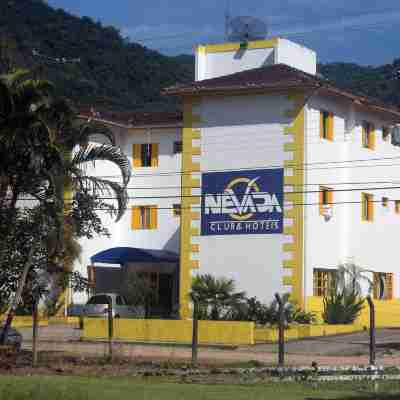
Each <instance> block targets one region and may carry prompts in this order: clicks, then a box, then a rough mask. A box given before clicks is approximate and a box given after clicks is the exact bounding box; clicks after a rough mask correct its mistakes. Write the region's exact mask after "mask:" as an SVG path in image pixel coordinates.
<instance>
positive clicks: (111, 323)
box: [107, 297, 114, 361]
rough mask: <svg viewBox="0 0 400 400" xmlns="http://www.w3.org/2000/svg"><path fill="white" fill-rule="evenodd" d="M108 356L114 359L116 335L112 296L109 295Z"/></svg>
mask: <svg viewBox="0 0 400 400" xmlns="http://www.w3.org/2000/svg"><path fill="white" fill-rule="evenodd" d="M107 315H108V358H109V360H110V361H112V360H113V337H114V321H113V307H112V298H111V297H108V314H107Z"/></svg>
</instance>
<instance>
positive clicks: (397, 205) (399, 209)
mask: <svg viewBox="0 0 400 400" xmlns="http://www.w3.org/2000/svg"><path fill="white" fill-rule="evenodd" d="M394 210H395V212H396V214H400V200H395V202H394Z"/></svg>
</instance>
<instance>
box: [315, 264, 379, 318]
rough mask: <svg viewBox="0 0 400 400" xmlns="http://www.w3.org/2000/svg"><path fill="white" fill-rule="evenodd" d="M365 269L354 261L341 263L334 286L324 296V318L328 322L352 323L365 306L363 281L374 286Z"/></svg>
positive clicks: (370, 286)
mask: <svg viewBox="0 0 400 400" xmlns="http://www.w3.org/2000/svg"><path fill="white" fill-rule="evenodd" d="M365 272H366V271H365V270H363V269H362V268H360V267H358V266H357V265H355V264H354V263H345V264H341V265H339V267H338V269H337V271H336V278H335V279H334V284H333V287H332V288H331V289H330V291H329V293H328V295H327V296H325V297H324V311H323V314H322V318H323V320H324V321H325V322H326V323H328V324H351V323H353V322H354V321H355V320H356V319H357V318H358V316H359V315H360V313H361V311H362V309H363V307H364V298H363V296H362V283H363V282H364V283H367V284H368V285H369V291H371V288H372V282H371V281H370V280H369V279H368V278H367V277H366V276H365V275H364V274H365Z"/></svg>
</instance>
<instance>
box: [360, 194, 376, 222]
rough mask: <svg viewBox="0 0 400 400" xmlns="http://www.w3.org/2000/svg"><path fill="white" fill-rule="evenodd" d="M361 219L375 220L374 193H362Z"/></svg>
mask: <svg viewBox="0 0 400 400" xmlns="http://www.w3.org/2000/svg"><path fill="white" fill-rule="evenodd" d="M361 203H362V204H361V219H362V221H369V222H371V221H373V220H374V195H372V194H369V193H361Z"/></svg>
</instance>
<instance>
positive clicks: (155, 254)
mask: <svg viewBox="0 0 400 400" xmlns="http://www.w3.org/2000/svg"><path fill="white" fill-rule="evenodd" d="M90 261H91V263H92V264H95V263H104V264H120V265H124V264H128V263H138V262H144V263H146V262H148V263H177V262H178V261H179V256H178V254H176V253H173V252H171V251H166V250H149V249H138V248H135V247H114V248H112V249H108V250H104V251H101V252H100V253H97V254H95V255H94V256H93V257H91V258H90Z"/></svg>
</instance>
